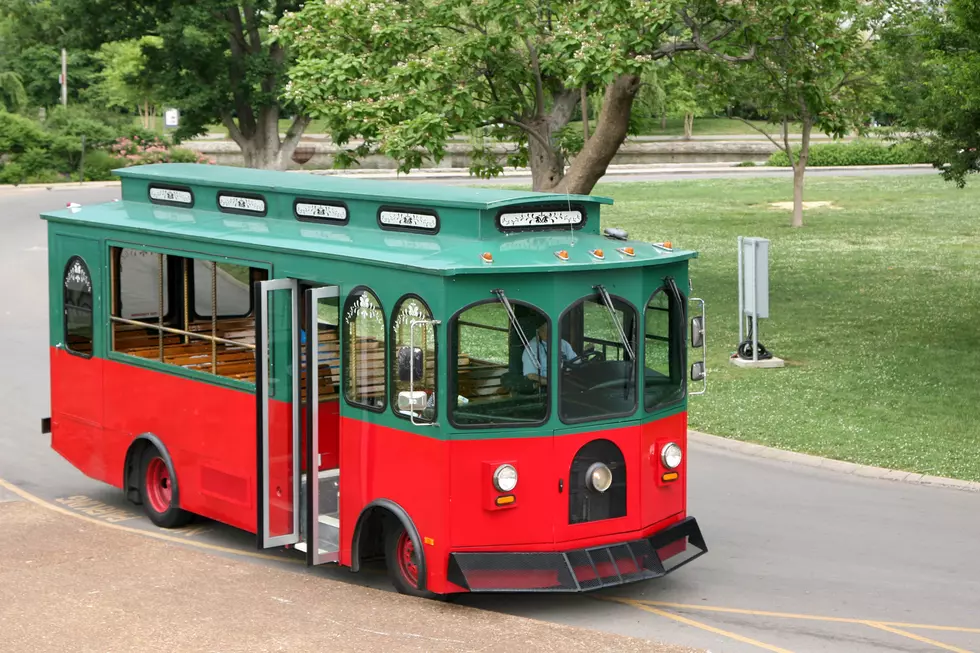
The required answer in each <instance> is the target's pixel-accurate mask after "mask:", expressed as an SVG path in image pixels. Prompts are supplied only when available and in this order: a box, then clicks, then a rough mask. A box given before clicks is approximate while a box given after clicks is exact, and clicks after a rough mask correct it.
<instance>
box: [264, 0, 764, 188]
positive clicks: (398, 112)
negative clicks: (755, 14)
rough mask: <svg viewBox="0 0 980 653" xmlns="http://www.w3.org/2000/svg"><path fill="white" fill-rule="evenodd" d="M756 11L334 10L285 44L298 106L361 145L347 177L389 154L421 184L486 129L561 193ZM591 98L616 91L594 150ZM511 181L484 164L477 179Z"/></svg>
mask: <svg viewBox="0 0 980 653" xmlns="http://www.w3.org/2000/svg"><path fill="white" fill-rule="evenodd" d="M745 11H746V10H745V8H744V7H743V6H742V5H741V4H739V3H725V2H712V1H711V0H694V1H692V2H682V1H680V0H672V1H670V2H663V3H652V2H631V1H627V0H600V1H594V0H588V1H587V0H571V1H569V2H563V3H549V4H547V5H539V4H538V3H532V2H524V1H516V2H515V1H514V0H481V1H479V2H472V1H470V0H405V1H404V2H397V3H380V2H374V1H372V0H344V1H340V0H325V1H324V2H316V3H309V4H307V5H305V6H304V8H303V9H302V11H300V12H296V13H292V12H287V13H286V14H285V16H284V18H283V20H282V21H281V23H280V26H281V29H273V30H272V37H273V38H276V39H280V40H282V41H283V42H284V43H287V44H288V45H289V46H290V49H291V50H292V51H293V52H294V53H295V57H296V60H295V63H294V64H293V65H292V66H291V67H290V69H289V78H290V81H289V83H288V84H287V87H286V97H287V98H288V99H289V100H290V101H292V102H294V103H296V104H297V105H298V106H301V107H303V108H304V109H306V110H308V111H309V112H311V114H312V115H313V116H314V117H316V118H319V119H321V120H322V121H323V122H324V123H325V124H326V125H327V128H328V129H329V131H330V132H331V133H332V135H333V137H334V140H335V141H336V142H337V143H340V144H343V145H350V147H349V149H348V152H347V154H346V155H345V156H343V157H339V158H338V160H339V162H340V164H341V165H349V164H351V163H353V162H354V161H356V160H357V158H358V157H362V156H364V155H366V154H368V153H369V152H372V151H375V150H376V151H379V152H382V153H384V154H387V155H388V156H390V157H392V158H394V159H396V160H397V161H398V162H399V170H400V171H402V172H408V171H410V170H412V169H414V168H417V167H419V166H420V165H421V164H422V162H423V160H424V159H425V158H431V159H432V160H434V161H436V162H438V161H440V160H441V159H442V158H443V157H444V156H445V153H446V145H447V143H448V141H449V139H450V138H451V137H452V136H453V135H455V134H471V133H473V131H474V130H477V129H480V128H483V127H486V129H487V131H486V136H487V137H489V138H493V139H496V140H502V141H509V142H516V143H518V144H519V149H518V151H516V152H513V153H511V154H510V162H512V163H530V165H531V167H532V172H533V174H534V175H535V178H536V179H535V187H540V186H545V187H554V186H556V185H557V184H559V183H561V180H562V175H563V161H562V159H563V158H564V156H563V155H564V154H565V153H568V152H575V151H579V150H589V148H593V150H594V152H593V151H591V150H589V151H585V152H584V153H585V156H582V157H580V159H581V160H582V161H589V162H591V165H593V166H594V167H600V168H601V169H602V170H604V169H605V166H606V165H607V164H608V161H609V160H610V159H611V158H612V155H613V154H614V153H615V151H616V148H618V146H619V144H620V143H621V142H622V138H623V137H624V136H625V134H626V130H627V125H628V122H629V117H630V113H631V111H630V108H631V104H632V101H633V97H634V95H635V94H636V92H637V90H638V89H639V88H640V86H641V84H640V77H641V76H642V75H643V73H644V71H645V70H646V69H648V68H649V67H651V65H652V62H654V61H656V60H659V59H663V58H665V57H667V56H669V55H673V54H676V53H679V52H683V51H692V50H698V49H699V47H702V46H703V47H704V48H705V49H709V48H710V47H716V48H720V47H721V44H722V43H724V42H725V39H726V38H728V37H731V36H732V35H734V34H738V33H739V30H740V25H741V23H740V22H739V21H740V19H741V17H742V16H743V15H744V14H745ZM583 87H585V88H586V89H587V90H588V92H590V93H593V92H596V91H602V90H605V92H606V101H605V103H604V104H605V106H603V112H602V113H601V114H600V117H599V121H598V123H599V124H597V126H596V131H595V134H594V135H593V139H595V141H594V142H593V140H592V139H590V141H589V143H587V144H584V145H583V146H581V147H580V146H579V145H578V143H577V142H576V141H575V140H574V137H573V136H572V135H571V134H563V133H562V130H563V128H564V127H565V126H566V125H567V124H568V122H569V119H570V118H571V116H572V115H573V111H574V108H575V106H576V104H577V103H578V102H579V98H580V92H581V88H583ZM610 92H615V97H613V98H611V99H610V96H609V95H608V94H609V93H610ZM611 100H615V101H611ZM610 105H612V107H613V108H612V110H610ZM477 147H478V149H479V147H480V145H479V144H478V145H477ZM593 154H594V156H593ZM578 161H579V159H576V162H575V163H573V170H574V167H575V165H576V164H577V163H578ZM583 165H587V164H586V163H583ZM542 167H544V168H548V172H549V174H550V175H551V178H549V179H548V180H541V179H539V178H538V177H539V171H540V169H542ZM497 171H499V165H498V164H488V162H487V159H486V156H485V152H484V153H480V154H478V156H477V157H476V164H475V165H474V169H473V172H475V173H479V174H495V173H496V172H497ZM569 174H570V175H571V174H572V173H571V172H570V173H569ZM599 176H601V170H600V172H599ZM597 178H598V177H595V179H597ZM594 181H595V180H594V179H591V178H590V180H586V181H584V182H583V183H582V186H583V187H582V188H581V189H577V192H581V191H584V192H588V191H589V189H591V186H592V184H594Z"/></svg>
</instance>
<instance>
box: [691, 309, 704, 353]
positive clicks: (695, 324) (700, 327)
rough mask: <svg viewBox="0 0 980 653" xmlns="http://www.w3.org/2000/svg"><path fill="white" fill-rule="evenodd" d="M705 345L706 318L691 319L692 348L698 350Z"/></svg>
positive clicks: (700, 316)
mask: <svg viewBox="0 0 980 653" xmlns="http://www.w3.org/2000/svg"><path fill="white" fill-rule="evenodd" d="M703 345H704V316H703V315H698V316H697V317H695V318H692V319H691V346H692V347H694V348H695V349H698V348H700V347H702V346H703Z"/></svg>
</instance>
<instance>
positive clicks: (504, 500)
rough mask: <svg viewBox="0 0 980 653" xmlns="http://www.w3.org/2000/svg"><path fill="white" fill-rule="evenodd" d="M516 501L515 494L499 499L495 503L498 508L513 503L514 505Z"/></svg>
mask: <svg viewBox="0 0 980 653" xmlns="http://www.w3.org/2000/svg"><path fill="white" fill-rule="evenodd" d="M515 500H516V499H515V498H514V495H513V494H507V495H505V496H502V497H497V500H496V502H495V503H496V504H497V505H498V506H506V505H509V504H511V503H514V501H515Z"/></svg>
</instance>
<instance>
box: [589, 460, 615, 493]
mask: <svg viewBox="0 0 980 653" xmlns="http://www.w3.org/2000/svg"><path fill="white" fill-rule="evenodd" d="M612 480H613V478H612V470H610V469H609V468H608V467H607V466H606V464H605V463H592V465H591V466H590V467H589V471H587V472H586V473H585V483H586V484H587V485H588V486H589V489H590V490H595V491H596V492H605V491H606V490H608V489H609V486H610V485H612Z"/></svg>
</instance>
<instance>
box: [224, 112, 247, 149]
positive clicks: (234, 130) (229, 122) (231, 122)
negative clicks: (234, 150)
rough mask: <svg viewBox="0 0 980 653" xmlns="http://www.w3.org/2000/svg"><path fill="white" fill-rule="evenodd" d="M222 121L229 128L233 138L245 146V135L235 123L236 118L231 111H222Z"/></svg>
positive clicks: (239, 144) (229, 133)
mask: <svg viewBox="0 0 980 653" xmlns="http://www.w3.org/2000/svg"><path fill="white" fill-rule="evenodd" d="M221 123H222V124H223V125H224V126H225V127H226V128H227V129H228V135H229V136H231V140H233V141H235V142H236V143H238V146H239V147H242V148H244V147H245V141H246V139H245V136H243V135H242V130H240V129H239V128H238V125H236V124H235V119H234V118H233V117H232V115H231V111H227V110H225V111H222V112H221Z"/></svg>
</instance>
